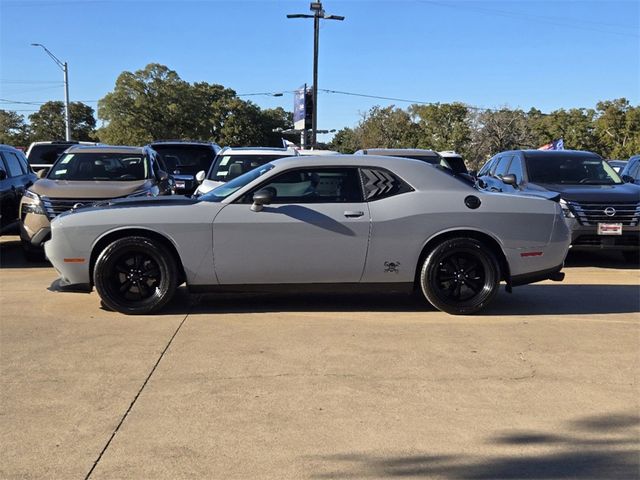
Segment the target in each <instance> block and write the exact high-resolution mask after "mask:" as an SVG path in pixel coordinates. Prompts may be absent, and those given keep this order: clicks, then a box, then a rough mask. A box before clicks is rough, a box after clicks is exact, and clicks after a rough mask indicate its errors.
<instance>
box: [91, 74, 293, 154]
mask: <svg viewBox="0 0 640 480" xmlns="http://www.w3.org/2000/svg"><path fill="white" fill-rule="evenodd" d="M98 116H99V117H100V118H101V119H102V120H105V122H106V123H107V124H106V126H104V127H102V128H101V129H100V130H99V132H98V135H99V137H100V140H101V141H104V142H107V143H111V144H116V145H117V144H128V145H140V144H144V143H148V142H150V141H152V140H159V139H173V138H176V139H177V138H184V139H199V140H211V141H215V142H217V143H219V144H221V145H278V146H279V145H281V142H280V134H279V133H277V132H274V130H283V129H287V128H291V126H292V124H293V120H292V118H291V115H290V114H289V113H287V112H285V111H284V110H283V109H282V108H277V109H272V110H261V109H260V107H258V106H257V105H255V104H254V103H251V102H246V101H244V100H242V99H240V98H238V97H237V95H236V92H235V91H233V90H231V89H229V88H225V87H223V86H222V85H216V84H209V83H206V82H196V83H194V84H190V83H188V82H185V81H184V80H182V79H181V78H180V77H179V76H178V74H177V73H176V72H175V71H173V70H170V69H169V68H167V67H166V66H164V65H159V64H149V65H147V66H146V67H145V68H144V69H143V70H138V71H136V72H134V73H131V72H123V73H122V74H120V76H119V77H118V79H117V80H116V85H115V88H114V90H113V92H110V93H108V94H107V95H106V96H105V97H104V98H103V99H101V100H100V102H99V103H98Z"/></svg>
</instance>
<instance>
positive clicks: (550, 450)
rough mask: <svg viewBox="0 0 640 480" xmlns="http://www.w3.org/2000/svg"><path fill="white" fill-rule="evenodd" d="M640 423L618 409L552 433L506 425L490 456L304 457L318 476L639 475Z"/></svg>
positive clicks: (457, 479)
mask: <svg viewBox="0 0 640 480" xmlns="http://www.w3.org/2000/svg"><path fill="white" fill-rule="evenodd" d="M639 423H640V418H639V417H638V415H637V413H636V412H621V413H619V412H614V413H611V414H606V415H601V416H597V417H586V418H581V419H577V420H572V421H569V422H565V423H564V424H562V425H561V426H560V428H554V429H553V433H550V432H538V431H524V432H523V431H516V430H508V429H505V430H501V431H498V432H496V433H495V434H494V435H493V436H492V437H490V438H487V439H486V443H487V444H489V445H492V446H493V448H494V449H497V451H498V452H499V453H497V454H491V455H487V456H480V455H472V454H467V453H460V454H447V455H442V454H438V455H434V454H430V453H429V452H419V453H416V452H415V451H414V452H412V453H411V454H402V453H401V452H399V453H398V454H394V455H386V456H382V455H378V454H371V453H361V452H354V453H345V454H337V455H323V456H311V457H306V458H305V461H306V462H312V463H314V464H316V465H317V469H318V471H317V472H315V473H312V474H311V475H310V476H311V478H316V479H324V478H406V477H411V478H434V477H436V478H444V479H449V480H493V479H496V480H497V479H525V478H528V479H547V480H550V479H569V478H572V479H593V480H595V479H604V478H616V479H637V478H638V472H640V456H639V455H638V454H637V449H638V446H639V445H638V444H639V440H638V429H637V427H638V424H639ZM559 432H560V433H559ZM433 440H434V439H430V441H433ZM514 448H515V449H516V450H514ZM536 448H539V449H540V451H538V452H536ZM470 450H473V449H470ZM501 451H502V452H501Z"/></svg>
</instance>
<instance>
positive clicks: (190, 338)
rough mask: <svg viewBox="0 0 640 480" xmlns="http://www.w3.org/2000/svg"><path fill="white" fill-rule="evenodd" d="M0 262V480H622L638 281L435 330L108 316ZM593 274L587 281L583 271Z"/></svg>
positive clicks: (634, 396)
mask: <svg viewBox="0 0 640 480" xmlns="http://www.w3.org/2000/svg"><path fill="white" fill-rule="evenodd" d="M15 240H16V239H15V237H13V238H12V237H8V238H3V239H2V242H1V244H0V264H1V266H2V269H1V270H0V305H1V314H0V366H1V368H2V389H1V392H0V398H1V400H2V411H1V416H0V418H1V419H2V425H1V427H2V428H1V429H0V430H1V433H0V448H1V451H2V455H1V459H0V477H1V478H65V479H66V478H80V479H82V478H92V479H93V478H95V479H113V478H134V479H141V478H154V479H156V478H167V479H169V478H172V479H173V478H221V479H228V478H238V479H245V478H273V479H287V478H291V479H301V478H398V477H402V478H443V479H493V478H590V479H596V478H638V477H639V475H640V460H639V456H638V447H639V445H640V401H639V400H638V398H640V389H639V387H638V372H640V368H639V367H640V328H639V325H640V318H639V315H638V312H639V311H640V290H639V287H638V285H639V284H640V282H639V280H640V274H639V270H638V269H637V268H630V267H631V266H629V265H625V264H624V263H623V262H622V261H621V260H618V259H617V258H616V257H615V256H602V255H599V256H598V255H596V256H591V255H585V254H574V255H572V256H571V257H570V259H569V266H568V267H567V268H566V269H565V272H566V273H567V278H566V280H565V282H563V283H561V284H557V283H542V284H536V285H531V286H525V287H519V288H516V289H515V290H514V294H513V295H508V294H506V293H504V292H501V293H500V294H499V296H498V298H497V299H496V301H495V303H494V304H493V305H492V306H491V307H490V309H489V310H488V311H487V312H486V313H485V314H484V315H479V316H474V317H452V316H448V315H446V314H443V313H440V312H437V311H435V310H433V309H432V308H430V307H428V306H425V305H424V304H423V302H421V301H419V300H416V299H410V298H406V297H402V296H385V295H358V296H346V295H345V296H342V295H329V296H326V295H325V296H321V295H304V296H303V295H296V294H292V295H278V296H266V295H252V296H231V295H224V296H197V297H196V296H192V297H189V296H188V295H187V294H186V292H184V291H180V292H179V294H178V295H177V297H176V299H175V300H174V301H172V303H171V305H170V306H169V308H168V309H167V311H166V312H164V313H163V314H162V315H157V316H149V317H144V316H143V317H125V316H123V315H120V314H117V313H113V312H107V311H105V310H102V309H101V308H100V303H99V299H98V296H97V295H96V294H95V293H92V294H69V293H58V292H53V291H48V290H47V287H48V286H49V285H50V283H51V282H52V281H53V280H54V279H55V278H56V274H55V272H54V270H53V269H51V268H50V267H48V266H47V265H35V266H33V265H28V264H25V263H24V262H23V261H22V259H21V257H20V253H19V250H18V246H17V243H16V242H15ZM594 262H595V266H591V264H592V263H594Z"/></svg>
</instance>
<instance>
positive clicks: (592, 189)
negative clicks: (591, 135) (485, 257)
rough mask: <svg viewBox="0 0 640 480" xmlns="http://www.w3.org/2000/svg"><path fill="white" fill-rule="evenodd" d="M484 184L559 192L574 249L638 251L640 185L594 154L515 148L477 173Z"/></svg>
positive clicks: (632, 254)
mask: <svg viewBox="0 0 640 480" xmlns="http://www.w3.org/2000/svg"><path fill="white" fill-rule="evenodd" d="M478 183H479V186H480V187H481V188H485V189H487V190H491V191H497V192H504V193H508V194H518V195H522V194H524V195H537V196H543V197H547V198H551V197H556V198H558V199H559V202H560V205H561V206H562V209H563V211H564V216H565V219H566V221H567V223H568V224H569V226H570V227H571V229H572V242H571V243H572V247H571V248H572V249H574V250H600V249H601V250H618V251H621V252H622V254H623V255H624V257H625V258H626V259H627V261H630V262H638V260H639V254H640V223H639V222H640V186H639V185H634V184H632V183H624V182H623V181H622V179H621V178H620V177H619V176H618V174H617V173H616V172H615V171H614V170H613V168H612V167H611V166H610V165H609V164H608V163H607V162H606V161H605V160H603V159H602V157H600V156H599V155H598V154H596V153H592V152H586V151H577V150H513V151H508V152H502V153H499V154H497V155H495V156H494V157H493V158H491V159H490V160H489V161H488V162H487V163H486V164H485V165H484V166H483V167H482V168H481V169H480V171H479V172H478Z"/></svg>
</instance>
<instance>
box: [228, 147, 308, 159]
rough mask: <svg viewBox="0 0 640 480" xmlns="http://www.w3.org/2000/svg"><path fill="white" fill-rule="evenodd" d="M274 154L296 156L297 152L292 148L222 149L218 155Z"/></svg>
mask: <svg viewBox="0 0 640 480" xmlns="http://www.w3.org/2000/svg"><path fill="white" fill-rule="evenodd" d="M270 153H272V154H274V155H282V156H292V157H293V156H297V155H298V152H297V150H294V149H292V148H278V147H224V148H223V149H222V150H220V152H219V153H218V154H219V155H234V154H235V155H265V154H270Z"/></svg>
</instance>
